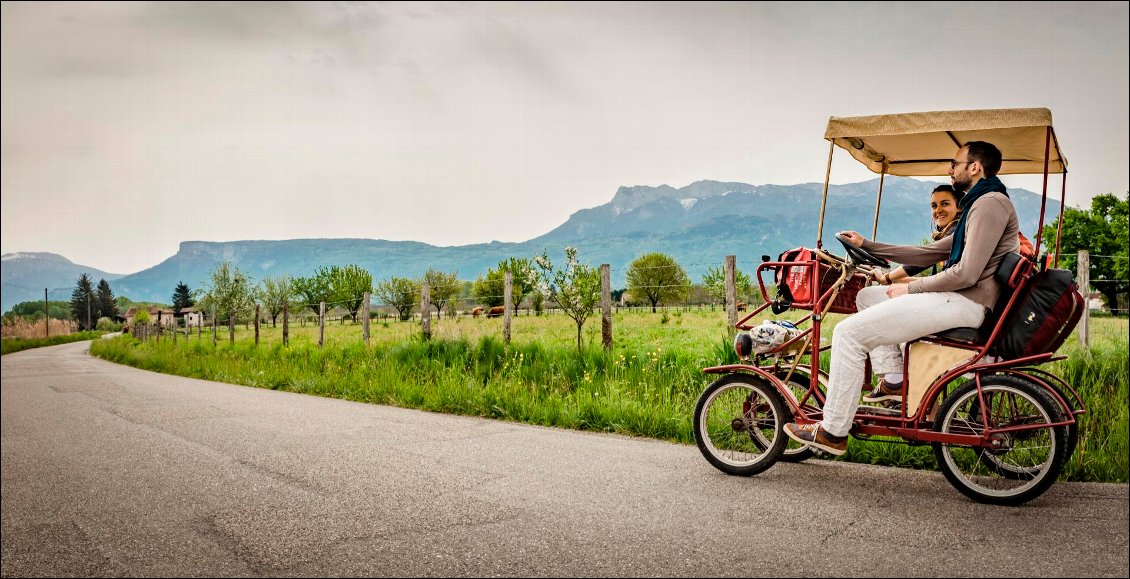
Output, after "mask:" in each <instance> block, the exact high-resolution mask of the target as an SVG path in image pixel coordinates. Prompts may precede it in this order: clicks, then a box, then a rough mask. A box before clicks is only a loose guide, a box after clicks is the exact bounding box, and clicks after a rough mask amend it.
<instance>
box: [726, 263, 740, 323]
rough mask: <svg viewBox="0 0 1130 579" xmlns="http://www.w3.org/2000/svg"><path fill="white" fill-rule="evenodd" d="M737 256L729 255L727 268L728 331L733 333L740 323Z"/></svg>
mask: <svg viewBox="0 0 1130 579" xmlns="http://www.w3.org/2000/svg"><path fill="white" fill-rule="evenodd" d="M736 262H737V256H734V255H727V256H726V260H725V270H726V332H727V333H729V334H730V335H733V333H734V331H735V329H736V328H734V326H735V325H737V323H738V290H737V283H736V281H735V275H736V274H735V271H734V270H735V269H736Z"/></svg>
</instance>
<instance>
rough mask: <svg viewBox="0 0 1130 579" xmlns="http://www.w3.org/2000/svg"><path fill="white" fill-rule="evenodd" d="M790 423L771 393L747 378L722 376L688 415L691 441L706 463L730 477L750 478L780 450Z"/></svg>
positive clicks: (773, 391)
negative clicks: (692, 429) (692, 420)
mask: <svg viewBox="0 0 1130 579" xmlns="http://www.w3.org/2000/svg"><path fill="white" fill-rule="evenodd" d="M791 417H792V414H791V413H790V412H789V410H788V405H787V404H785V400H784V398H782V397H781V394H780V393H779V392H777V389H776V388H775V387H774V386H773V385H771V384H768V383H766V382H765V381H763V380H762V379H760V378H758V377H756V376H751V375H748V374H731V375H729V376H724V377H722V378H720V379H718V380H717V381H715V382H714V383H713V384H711V385H710V386H707V387H706V390H704V391H703V393H702V395H701V396H699V399H698V404H697V405H695V411H694V437H695V441H696V442H697V443H698V449H699V450H700V451H701V452H702V455H703V456H704V457H706V460H707V461H708V462H709V463H710V464H712V465H714V467H715V468H717V469H718V470H720V471H722V472H724V473H727V474H732V475H739V476H752V475H755V474H757V473H759V472H761V471H763V470H765V469H767V468H769V467H770V466H773V463H775V462H776V461H777V459H778V458H780V456H781V453H782V452H784V450H785V444H786V442H787V441H788V438H789V437H788V436H785V434H784V433H783V432H782V429H783V428H784V425H785V423H786V422H788V421H789V420H790V419H791Z"/></svg>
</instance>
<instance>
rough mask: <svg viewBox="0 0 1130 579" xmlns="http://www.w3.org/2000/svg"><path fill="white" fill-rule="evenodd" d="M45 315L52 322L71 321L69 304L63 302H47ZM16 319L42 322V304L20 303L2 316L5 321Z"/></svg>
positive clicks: (40, 302)
mask: <svg viewBox="0 0 1130 579" xmlns="http://www.w3.org/2000/svg"><path fill="white" fill-rule="evenodd" d="M47 314H48V315H49V316H50V317H51V319H53V320H69V319H71V303H70V302H63V301H50V302H47ZM16 317H23V318H29V319H32V320H42V319H43V302H42V301H35V302H20V303H18V304H16V305H14V306H12V309H10V310H8V311H7V312H6V313H5V314H4V319H6V320H14V319H15V318H16Z"/></svg>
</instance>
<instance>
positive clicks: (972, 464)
mask: <svg viewBox="0 0 1130 579" xmlns="http://www.w3.org/2000/svg"><path fill="white" fill-rule="evenodd" d="M980 400H984V403H985V408H984V409H982V408H981V402H980ZM986 417H987V419H988V422H987V424H988V426H987V427H986V422H985V420H986ZM1060 421H1062V412H1061V409H1060V407H1059V404H1058V403H1057V402H1056V401H1055V400H1054V399H1053V398H1052V397H1051V396H1050V395H1049V394H1048V393H1047V391H1045V390H1044V389H1042V388H1040V387H1038V386H1035V385H1033V384H1031V383H1029V382H1027V381H1024V380H1020V379H1018V378H1015V377H1012V376H989V377H986V378H985V379H983V380H982V381H981V395H980V396H979V395H978V390H977V385H976V384H975V383H973V382H970V383H968V384H966V385H964V386H962V387H960V388H958V389H957V391H955V392H954V393H953V394H951V395H950V396H948V397H947V398H946V400H945V401H944V402H943V403H942V406H941V408H940V409H939V410H938V415H937V417H936V419H935V421H934V430H935V431H937V432H942V433H947V434H965V435H970V434H972V435H977V436H983V435H984V434H985V433H986V432H988V433H989V436H990V439H991V441H992V442H993V443H994V444H993V446H991V447H988V446H986V447H968V446H960V445H955V444H946V443H934V445H933V447H934V455H935V457H936V458H937V459H938V466H939V467H940V468H941V470H942V473H943V474H944V475H945V476H946V479H947V480H949V482H950V484H952V485H953V486H954V487H955V488H957V490H959V491H961V493H962V494H964V495H965V496H967V497H969V498H971V499H973V500H975V501H978V502H982V503H990V504H997V505H1018V504H1021V503H1025V502H1027V501H1030V500H1032V499H1034V498H1036V497H1038V496H1040V495H1041V494H1043V492H1044V491H1046V490H1047V489H1048V487H1050V486H1051V485H1052V483H1054V482H1055V479H1056V478H1057V477H1058V476H1059V473H1060V472H1061V471H1062V470H1063V464H1064V462H1065V461H1066V460H1067V446H1068V440H1067V438H1068V432H1067V429H1066V428H1065V427H1063V426H1051V425H1052V424H1054V423H1056V422H1060Z"/></svg>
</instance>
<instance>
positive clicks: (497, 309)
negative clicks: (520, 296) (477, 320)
mask: <svg viewBox="0 0 1130 579" xmlns="http://www.w3.org/2000/svg"><path fill="white" fill-rule="evenodd" d="M505 313H506V306H494V307H493V308H491V309H490V311H489V312H487V317H488V318H497V317H500V316H502V314H505Z"/></svg>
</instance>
